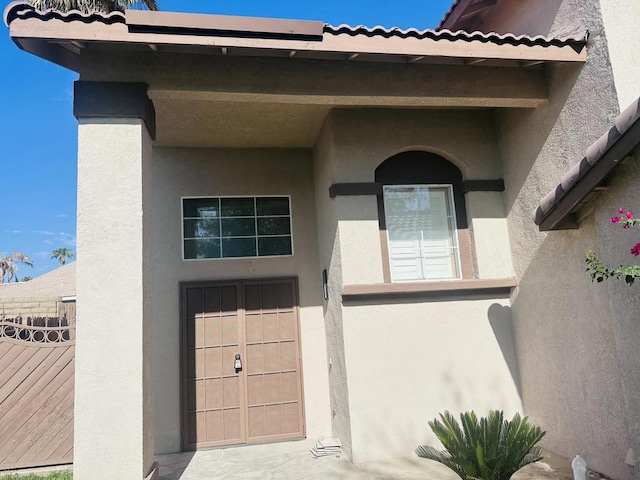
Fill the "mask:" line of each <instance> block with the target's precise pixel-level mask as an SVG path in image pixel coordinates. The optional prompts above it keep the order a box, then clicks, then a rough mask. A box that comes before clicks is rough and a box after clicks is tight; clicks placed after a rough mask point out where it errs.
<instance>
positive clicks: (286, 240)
mask: <svg viewBox="0 0 640 480" xmlns="http://www.w3.org/2000/svg"><path fill="white" fill-rule="evenodd" d="M258 254H259V255H260V256H261V257H268V256H275V255H291V237H259V238H258Z"/></svg>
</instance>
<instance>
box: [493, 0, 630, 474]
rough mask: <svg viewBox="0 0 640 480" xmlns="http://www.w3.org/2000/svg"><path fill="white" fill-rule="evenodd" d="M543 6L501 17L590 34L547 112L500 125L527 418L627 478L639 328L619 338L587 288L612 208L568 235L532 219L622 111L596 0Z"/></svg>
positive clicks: (541, 29)
mask: <svg viewBox="0 0 640 480" xmlns="http://www.w3.org/2000/svg"><path fill="white" fill-rule="evenodd" d="M547 3H549V2H537V1H533V0H529V1H526V2H515V1H512V0H505V2H502V3H501V6H503V4H504V5H505V6H509V5H511V7H513V8H511V9H509V8H505V9H504V10H503V12H502V15H503V17H502V18H501V19H500V22H502V25H508V24H509V22H512V23H513V24H515V25H519V24H520V23H519V22H521V16H519V14H518V12H519V9H524V8H527V9H529V8H531V9H534V10H535V9H536V8H537V9H538V12H539V18H538V20H537V22H538V23H537V25H535V28H533V27H531V28H533V29H527V28H529V27H527V28H525V27H524V26H523V27H522V31H518V32H516V33H530V34H533V33H538V34H543V35H546V34H549V33H551V34H554V33H561V32H563V31H570V30H571V29H574V28H576V27H577V28H584V29H588V30H589V31H590V32H591V35H592V36H591V40H590V45H589V52H588V61H587V63H586V64H585V65H584V66H583V67H582V68H581V69H579V68H576V67H563V66H557V67H553V68H549V69H548V70H547V74H548V76H549V91H550V98H549V103H548V105H546V106H544V107H540V108H538V109H536V110H531V111H524V110H522V111H515V110H512V111H502V112H500V113H498V114H497V115H496V125H497V129H498V136H499V146H500V156H501V158H502V162H503V166H504V176H505V183H506V188H507V189H506V192H505V206H506V210H507V215H508V225H509V236H510V240H511V249H512V257H513V261H514V267H515V271H516V274H517V277H518V281H519V288H518V290H517V292H516V294H515V295H514V296H513V298H512V309H513V319H514V333H515V337H516V345H517V353H518V363H519V365H520V375H521V379H522V396H523V402H524V409H525V413H527V414H528V415H530V417H531V419H532V420H533V421H534V422H536V423H539V424H540V425H542V427H543V428H545V429H546V430H547V436H546V437H545V439H544V440H543V444H544V445H545V446H546V447H547V448H549V449H550V450H553V451H555V452H557V453H559V454H561V455H564V456H566V457H570V458H571V457H573V456H574V455H576V454H580V455H581V456H582V457H584V458H585V459H586V461H587V463H588V464H589V466H590V467H591V468H593V469H595V470H598V471H600V472H602V473H604V474H607V475H609V476H611V477H612V478H615V479H619V480H623V479H628V478H630V477H631V472H630V468H629V467H628V466H626V465H625V464H624V459H625V456H626V454H627V450H628V448H629V446H630V445H631V443H634V442H636V440H632V439H631V437H633V435H634V434H633V433H632V432H631V431H630V428H629V427H630V424H629V419H630V418H632V417H635V418H637V410H636V412H633V411H631V410H630V409H629V401H628V398H627V397H628V395H634V396H635V397H637V396H638V392H640V390H635V391H633V390H632V389H633V388H634V385H635V379H633V378H627V379H625V377H632V376H634V375H635V371H637V368H634V369H633V370H632V371H633V372H634V373H630V372H629V370H628V368H629V367H630V365H627V366H626V367H624V366H623V365H624V363H627V362H637V354H636V353H635V352H631V351H629V350H624V351H621V350H620V348H621V344H620V338H625V339H627V338H635V339H637V338H638V336H637V332H636V331H635V328H632V327H631V326H627V327H624V328H623V325H622V322H621V321H620V316H621V314H622V312H616V311H615V310H614V309H613V308H612V306H611V305H612V304H615V303H617V302H620V301H621V300H619V299H616V298H615V297H610V294H609V293H608V291H607V288H611V287H607V286H603V285H593V284H591V283H590V279H589V277H588V275H587V274H586V273H585V271H584V256H585V254H586V252H587V251H588V250H590V249H596V250H597V249H598V248H599V245H600V242H599V236H600V233H599V231H600V229H601V228H603V227H604V225H603V224H605V223H606V222H607V221H608V218H609V217H611V216H612V214H613V213H614V212H615V210H612V208H611V207H612V206H611V205H608V206H607V207H606V208H604V206H603V204H602V202H603V199H600V200H598V201H597V202H595V206H596V207H595V210H594V213H593V214H592V215H590V216H588V217H587V218H586V219H585V220H584V221H583V222H582V224H581V225H580V229H579V230H572V231H561V232H551V233H540V232H539V231H538V230H537V228H536V226H535V224H534V223H533V219H532V214H533V213H532V212H533V211H534V210H535V208H536V207H537V205H538V204H539V201H540V200H541V198H542V197H543V196H544V195H545V194H546V193H547V192H548V191H549V190H551V189H552V188H554V187H555V186H556V185H557V183H558V181H559V179H560V178H561V177H562V175H563V174H564V173H565V172H566V171H567V170H568V169H569V168H570V167H571V166H572V165H573V164H575V163H577V162H578V161H580V159H582V158H583V156H584V153H585V151H586V149H587V148H588V147H589V146H590V145H591V143H593V142H594V141H595V140H597V139H598V138H599V137H600V136H601V135H602V134H603V133H604V132H606V131H607V130H608V128H609V127H610V126H611V124H612V122H613V119H614V118H615V115H616V114H617V112H618V101H617V97H616V92H615V89H614V86H613V76H612V72H611V67H610V62H609V57H608V54H607V42H606V38H605V35H604V31H603V23H602V20H601V17H600V6H599V1H597V0H587V1H580V2H575V1H556V2H551V3H549V5H548V8H543V7H544V6H545V4H547ZM510 15H511V16H510ZM496 21H497V20H496ZM614 191H615V188H613V187H612V188H611V190H610V194H611V195H613V192H614ZM601 205H602V207H601ZM622 303H624V302H622ZM631 303H633V302H631ZM616 308H624V309H626V308H627V307H619V306H616ZM636 308H637V307H636ZM625 314H627V315H630V314H631V315H632V313H631V310H629V311H627V310H625ZM636 318H637V315H636ZM627 341H628V340H627ZM621 359H623V360H624V362H622V361H621ZM636 365H637V363H636ZM630 389H631V390H630ZM630 432H631V433H630ZM630 435H631V436H630ZM635 438H637V435H636V437H635Z"/></svg>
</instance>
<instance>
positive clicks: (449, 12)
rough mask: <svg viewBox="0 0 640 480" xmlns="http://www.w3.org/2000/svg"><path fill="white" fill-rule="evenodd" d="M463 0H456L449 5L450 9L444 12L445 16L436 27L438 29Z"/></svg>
mask: <svg viewBox="0 0 640 480" xmlns="http://www.w3.org/2000/svg"><path fill="white" fill-rule="evenodd" d="M460 1H461V0H454V2H453V3H452V4H451V6H450V7H449V10H447V11H446V12H445V14H444V16H443V17H442V20H440V23H438V26H437V27H436V30H440V29H441V28H442V27H443V26H444V24H445V22H446V21H447V20H448V19H449V17H450V16H451V14H452V13H453V11H454V10H455V9H456V8H457V7H458V5H459V4H460Z"/></svg>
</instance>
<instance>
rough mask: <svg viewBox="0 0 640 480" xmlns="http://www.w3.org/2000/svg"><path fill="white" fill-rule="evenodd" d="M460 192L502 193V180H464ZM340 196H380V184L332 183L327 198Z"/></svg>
mask: <svg viewBox="0 0 640 480" xmlns="http://www.w3.org/2000/svg"><path fill="white" fill-rule="evenodd" d="M462 192H463V194H464V193H468V192H504V180H502V179H501V178H499V179H496V180H466V181H464V182H462ZM342 195H382V184H381V183H378V182H370V183H365V182H362V183H334V184H333V185H331V186H330V187H329V196H330V197H331V198H335V197H337V196H342Z"/></svg>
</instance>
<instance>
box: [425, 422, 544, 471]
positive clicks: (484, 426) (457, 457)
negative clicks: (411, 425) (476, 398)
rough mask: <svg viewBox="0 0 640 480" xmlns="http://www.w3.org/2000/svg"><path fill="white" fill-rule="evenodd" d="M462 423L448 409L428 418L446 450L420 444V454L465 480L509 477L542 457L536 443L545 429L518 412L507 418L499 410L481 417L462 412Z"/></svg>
mask: <svg viewBox="0 0 640 480" xmlns="http://www.w3.org/2000/svg"><path fill="white" fill-rule="evenodd" d="M460 420H461V423H462V426H460V424H458V422H457V421H456V419H455V418H454V417H453V415H451V414H450V413H449V412H444V414H440V420H438V419H435V420H433V421H431V422H429V426H430V427H431V430H433V433H435V434H436V437H438V439H439V440H440V442H442V445H444V447H445V450H443V451H439V450H436V449H435V448H433V447H428V446H424V445H422V446H419V447H418V448H417V449H416V453H417V454H418V456H420V457H423V458H428V459H430V460H435V461H436V462H440V463H442V464H443V465H446V466H447V467H449V468H450V469H451V470H453V471H454V472H456V473H457V474H458V476H459V477H460V478H461V479H462V480H509V479H510V478H511V476H512V475H513V474H514V473H515V472H517V471H518V470H520V469H521V468H522V467H524V466H525V465H528V464H530V463H533V462H537V461H538V460H541V459H542V455H541V451H540V448H539V447H537V446H536V444H537V443H538V442H539V441H540V439H542V437H543V436H544V434H545V432H543V431H542V430H541V429H540V427H537V426H535V425H532V424H531V423H529V421H528V419H527V417H524V418H521V417H520V415H518V414H516V415H515V416H514V417H513V420H511V421H508V420H504V415H503V413H502V412H500V411H495V410H494V411H491V412H489V416H488V417H482V418H480V420H478V418H477V416H476V414H475V413H474V412H466V413H462V414H460Z"/></svg>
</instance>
